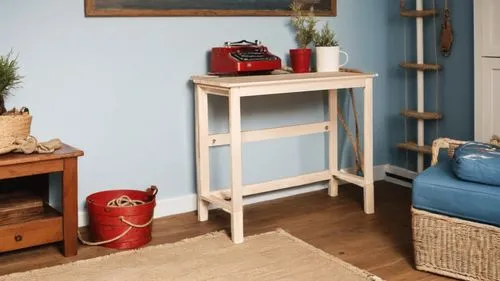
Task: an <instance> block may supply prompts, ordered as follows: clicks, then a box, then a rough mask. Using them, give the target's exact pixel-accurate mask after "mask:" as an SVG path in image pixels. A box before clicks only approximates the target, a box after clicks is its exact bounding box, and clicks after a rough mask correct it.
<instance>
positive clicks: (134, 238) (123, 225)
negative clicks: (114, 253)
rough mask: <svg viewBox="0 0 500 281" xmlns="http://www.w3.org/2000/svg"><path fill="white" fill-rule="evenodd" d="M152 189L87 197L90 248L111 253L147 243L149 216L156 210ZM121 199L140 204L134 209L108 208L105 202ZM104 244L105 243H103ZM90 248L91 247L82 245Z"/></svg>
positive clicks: (151, 225) (103, 192) (112, 192)
mask: <svg viewBox="0 0 500 281" xmlns="http://www.w3.org/2000/svg"><path fill="white" fill-rule="evenodd" d="M157 192H158V189H157V188H156V187H155V186H152V187H150V188H148V189H147V190H146V191H139V190H128V189H121V190H109V191H101V192H97V193H93V194H91V195H89V196H88V197H87V209H88V215H89V228H90V238H91V239H92V241H98V242H94V243H93V245H102V246H105V247H108V248H115V249H134V248H138V247H140V246H143V245H145V244H147V243H149V242H150V241H151V231H152V229H153V223H152V220H153V214H154V207H155V206H156V193H157ZM122 196H128V197H129V198H130V199H132V200H140V201H142V202H144V203H143V204H139V205H136V206H126V207H110V206H108V202H110V201H113V200H116V199H117V198H120V197H122ZM104 241H109V242H106V243H104ZM86 244H89V245H92V242H91V243H86Z"/></svg>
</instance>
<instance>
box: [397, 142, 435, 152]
mask: <svg viewBox="0 0 500 281" xmlns="http://www.w3.org/2000/svg"><path fill="white" fill-rule="evenodd" d="M398 148H401V149H406V150H410V151H415V152H419V153H424V154H432V148H431V146H430V145H421V146H418V145H417V144H416V143H415V142H412V141H409V142H404V143H399V144H398Z"/></svg>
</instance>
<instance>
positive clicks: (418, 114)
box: [401, 110, 443, 120]
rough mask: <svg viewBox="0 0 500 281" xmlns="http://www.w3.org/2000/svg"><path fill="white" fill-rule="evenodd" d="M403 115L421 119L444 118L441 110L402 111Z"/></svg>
mask: <svg viewBox="0 0 500 281" xmlns="http://www.w3.org/2000/svg"><path fill="white" fill-rule="evenodd" d="M401 115H403V116H406V117H409V118H415V119H421V120H439V119H441V118H443V116H442V115H441V113H439V112H418V111H415V110H404V111H401Z"/></svg>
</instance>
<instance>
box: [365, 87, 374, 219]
mask: <svg viewBox="0 0 500 281" xmlns="http://www.w3.org/2000/svg"><path fill="white" fill-rule="evenodd" d="M363 96H364V111H363V115H364V125H363V126H364V134H363V135H364V149H363V150H364V170H363V172H364V179H365V186H364V192H363V194H364V209H365V213H366V214H373V213H374V212H375V194H374V187H373V81H372V80H371V79H366V82H365V88H364V94H363Z"/></svg>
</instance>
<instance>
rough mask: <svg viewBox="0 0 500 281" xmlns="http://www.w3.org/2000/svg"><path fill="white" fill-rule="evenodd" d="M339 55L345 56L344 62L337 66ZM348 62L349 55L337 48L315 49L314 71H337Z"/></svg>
mask: <svg viewBox="0 0 500 281" xmlns="http://www.w3.org/2000/svg"><path fill="white" fill-rule="evenodd" d="M340 53H343V54H344V55H345V62H344V63H343V64H339V62H340ZM348 61H349V54H347V53H346V52H344V51H341V50H340V47H339V46H329V47H316V71H317V72H332V71H339V68H340V67H343V66H344V65H346V64H347V62H348Z"/></svg>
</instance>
